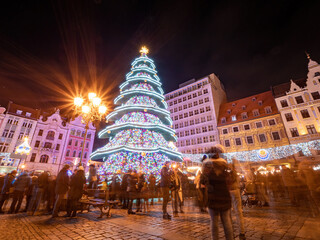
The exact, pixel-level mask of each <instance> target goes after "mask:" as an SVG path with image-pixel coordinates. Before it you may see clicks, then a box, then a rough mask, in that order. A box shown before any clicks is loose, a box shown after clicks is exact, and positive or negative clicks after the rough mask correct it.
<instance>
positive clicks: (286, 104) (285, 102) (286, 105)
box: [280, 100, 289, 108]
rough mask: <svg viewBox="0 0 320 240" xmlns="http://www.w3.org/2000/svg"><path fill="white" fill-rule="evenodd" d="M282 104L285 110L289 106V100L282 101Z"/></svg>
mask: <svg viewBox="0 0 320 240" xmlns="http://www.w3.org/2000/svg"><path fill="white" fill-rule="evenodd" d="M280 104H281V107H283V108H284V107H288V106H289V105H288V102H287V100H281V101H280Z"/></svg>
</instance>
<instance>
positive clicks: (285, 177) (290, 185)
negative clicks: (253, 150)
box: [281, 165, 298, 206]
mask: <svg viewBox="0 0 320 240" xmlns="http://www.w3.org/2000/svg"><path fill="white" fill-rule="evenodd" d="M281 176H282V181H283V184H284V186H285V188H286V190H287V192H288V195H289V198H290V201H291V205H292V206H297V205H298V199H297V182H296V177H295V175H294V173H293V171H291V169H290V168H287V166H286V165H283V166H282V170H281Z"/></svg>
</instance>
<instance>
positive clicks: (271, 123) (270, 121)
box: [268, 119, 276, 126]
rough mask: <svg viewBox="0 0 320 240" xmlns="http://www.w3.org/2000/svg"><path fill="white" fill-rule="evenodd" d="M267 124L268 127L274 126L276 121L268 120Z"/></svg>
mask: <svg viewBox="0 0 320 240" xmlns="http://www.w3.org/2000/svg"><path fill="white" fill-rule="evenodd" d="M268 123H269V126H273V125H276V121H275V120H274V119H269V120H268Z"/></svg>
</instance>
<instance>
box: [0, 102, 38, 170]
mask: <svg viewBox="0 0 320 240" xmlns="http://www.w3.org/2000/svg"><path fill="white" fill-rule="evenodd" d="M2 110H4V109H2ZM39 115H40V111H39V110H36V109H32V108H27V107H24V106H21V105H18V104H14V103H12V102H9V104H8V107H7V110H6V112H5V113H4V111H3V112H2V113H1V118H2V124H1V126H0V136H1V138H0V173H5V172H9V171H12V170H14V169H17V167H18V165H19V164H21V163H23V161H24V160H25V158H26V155H20V154H15V149H16V147H17V146H19V145H20V144H21V143H22V142H23V139H24V138H25V137H28V139H29V142H30V141H31V138H32V136H33V134H34V132H35V129H36V125H37V119H38V117H39Z"/></svg>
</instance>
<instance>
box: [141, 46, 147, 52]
mask: <svg viewBox="0 0 320 240" xmlns="http://www.w3.org/2000/svg"><path fill="white" fill-rule="evenodd" d="M140 53H141V54H148V53H149V49H148V48H147V47H146V46H143V47H142V48H141V50H140Z"/></svg>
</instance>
